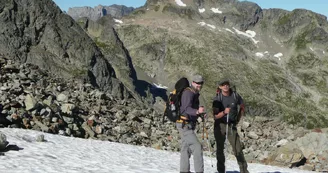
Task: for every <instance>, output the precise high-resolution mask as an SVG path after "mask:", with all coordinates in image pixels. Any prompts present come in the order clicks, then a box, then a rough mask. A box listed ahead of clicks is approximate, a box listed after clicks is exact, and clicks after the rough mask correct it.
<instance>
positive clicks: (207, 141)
mask: <svg viewBox="0 0 328 173" xmlns="http://www.w3.org/2000/svg"><path fill="white" fill-rule="evenodd" d="M205 124H206V119H205ZM205 130H206V143H207V146H208V151H209V152H210V157H211V156H212V152H211V145H210V142H209V140H208V131H207V129H205ZM211 166H212V168H213V161H212V159H211Z"/></svg>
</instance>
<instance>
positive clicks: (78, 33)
mask: <svg viewBox="0 0 328 173" xmlns="http://www.w3.org/2000/svg"><path fill="white" fill-rule="evenodd" d="M0 16H1V17H0V26H1V27H0V55H1V56H4V57H7V58H10V59H13V60H16V61H20V62H21V63H31V64H35V65H38V66H39V67H40V68H43V69H46V70H48V71H49V72H51V73H52V74H54V75H59V76H61V77H66V78H72V77H74V78H81V80H87V81H89V82H90V83H92V84H93V85H94V86H97V87H99V88H101V89H103V90H107V91H115V92H114V93H118V94H119V93H120V92H119V91H121V88H122V84H121V82H120V81H119V80H118V79H116V77H115V71H114V69H113V67H112V65H111V64H110V63H109V62H108V61H107V60H106V59H105V58H104V56H103V54H102V52H101V51H100V50H99V48H98V47H97V45H96V44H95V43H94V42H93V40H92V39H91V38H90V37H89V36H88V34H86V33H85V32H84V30H83V29H82V28H81V27H80V26H79V25H78V24H77V23H76V22H75V21H74V20H72V18H70V17H69V16H68V15H66V14H64V13H62V12H61V10H60V9H59V8H58V7H57V6H56V4H55V3H54V2H53V1H51V0H3V1H1V4H0ZM114 46H115V45H114Z"/></svg>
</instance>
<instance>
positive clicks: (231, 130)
mask: <svg viewBox="0 0 328 173" xmlns="http://www.w3.org/2000/svg"><path fill="white" fill-rule="evenodd" d="M226 126H227V124H225V123H223V122H215V125H214V136H215V140H216V159H217V170H218V171H219V173H224V172H225V165H224V162H225V156H224V142H225V139H226ZM228 140H229V143H230V144H231V145H232V149H233V152H234V155H235V156H236V159H237V162H238V165H239V168H240V173H249V172H248V170H247V162H246V160H245V157H244V154H243V148H242V144H241V142H240V138H239V135H238V133H237V128H236V126H235V125H233V124H230V125H229V126H228Z"/></svg>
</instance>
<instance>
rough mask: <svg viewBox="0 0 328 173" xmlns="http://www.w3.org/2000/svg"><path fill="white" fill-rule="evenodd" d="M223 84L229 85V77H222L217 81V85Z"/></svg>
mask: <svg viewBox="0 0 328 173" xmlns="http://www.w3.org/2000/svg"><path fill="white" fill-rule="evenodd" d="M223 84H229V85H230V81H229V79H223V80H221V81H220V82H219V83H218V85H220V86H222V85H223Z"/></svg>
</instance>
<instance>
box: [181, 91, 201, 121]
mask: <svg viewBox="0 0 328 173" xmlns="http://www.w3.org/2000/svg"><path fill="white" fill-rule="evenodd" d="M193 97H194V93H193V92H191V91H189V90H185V91H184V92H183V93H182V96H181V108H180V113H181V114H182V115H190V116H197V111H198V109H194V108H192V100H193Z"/></svg>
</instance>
